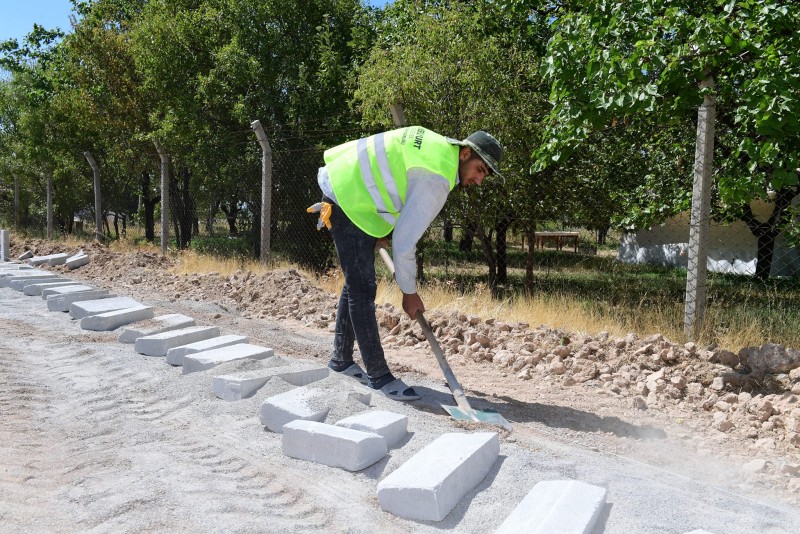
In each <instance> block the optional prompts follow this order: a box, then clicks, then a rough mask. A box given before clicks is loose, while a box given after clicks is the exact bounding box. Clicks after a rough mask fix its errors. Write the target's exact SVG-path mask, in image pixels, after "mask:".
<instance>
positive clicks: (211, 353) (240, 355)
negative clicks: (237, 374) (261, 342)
mask: <svg viewBox="0 0 800 534" xmlns="http://www.w3.org/2000/svg"><path fill="white" fill-rule="evenodd" d="M274 354H275V351H273V350H272V349H268V348H266V347H259V346H258V345H251V344H249V343H240V344H238V345H231V346H229V347H222V348H219V349H212V350H205V351H203V352H195V353H194V354H189V355H187V356H184V358H183V374H185V375H188V374H189V373H196V372H198V371H205V370H206V369H212V368H214V367H216V366H217V365H220V364H222V363H226V362H233V361H236V360H263V359H265V358H269V357H271V356H273V355H274Z"/></svg>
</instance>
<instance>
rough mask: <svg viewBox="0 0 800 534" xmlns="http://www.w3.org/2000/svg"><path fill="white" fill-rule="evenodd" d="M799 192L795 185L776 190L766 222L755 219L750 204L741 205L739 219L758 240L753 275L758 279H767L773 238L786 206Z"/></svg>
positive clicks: (778, 228) (772, 249)
mask: <svg viewBox="0 0 800 534" xmlns="http://www.w3.org/2000/svg"><path fill="white" fill-rule="evenodd" d="M799 192H800V188H797V187H784V188H783V189H781V190H780V191H779V192H778V195H777V197H776V198H775V204H774V206H773V208H772V213H771V214H770V216H769V219H768V220H767V222H761V221H759V220H758V219H756V217H755V214H754V213H753V210H752V208H751V207H750V204H749V203H747V204H745V205H744V206H742V216H741V219H742V220H743V221H744V222H745V224H747V227H748V228H749V229H750V232H751V233H752V234H753V236H755V238H756V240H757V242H758V248H757V252H756V272H755V277H756V278H758V279H759V280H767V279H768V278H769V275H770V271H772V258H773V255H774V253H775V240H776V238H777V237H778V235H779V234H780V233H781V230H782V229H783V225H784V224H785V223H786V219H787V217H788V208H789V206H790V205H791V204H792V200H794V197H796V196H797V194H798V193H799Z"/></svg>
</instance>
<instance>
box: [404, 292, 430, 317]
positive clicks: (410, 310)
mask: <svg viewBox="0 0 800 534" xmlns="http://www.w3.org/2000/svg"><path fill="white" fill-rule="evenodd" d="M403 310H405V312H406V313H407V314H408V316H409V317H411V318H412V319H416V318H417V313H423V312H424V311H425V305H424V304H423V303H422V299H421V298H419V295H418V294H416V293H403Z"/></svg>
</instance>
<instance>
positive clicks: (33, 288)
mask: <svg viewBox="0 0 800 534" xmlns="http://www.w3.org/2000/svg"><path fill="white" fill-rule="evenodd" d="M77 285H80V284H78V282H73V281H72V280H63V281H60V282H43V283H41V284H30V285H27V286H25V288H24V289H23V290H22V292H23V293H24V294H26V295H29V296H38V295H41V294H42V291H44V290H45V289H53V288H56V287H64V286H77Z"/></svg>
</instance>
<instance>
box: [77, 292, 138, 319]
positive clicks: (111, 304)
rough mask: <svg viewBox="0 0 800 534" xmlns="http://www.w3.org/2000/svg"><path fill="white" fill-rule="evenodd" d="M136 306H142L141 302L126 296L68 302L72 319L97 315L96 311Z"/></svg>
mask: <svg viewBox="0 0 800 534" xmlns="http://www.w3.org/2000/svg"><path fill="white" fill-rule="evenodd" d="M137 306H142V303H141V302H138V301H136V300H133V299H132V298H128V297H114V298H107V299H96V300H84V301H80V302H73V303H72V304H70V305H69V314H70V316H71V317H72V318H73V319H83V318H84V317H88V316H90V315H97V314H98V313H106V312H110V311H116V310H124V309H125V308H134V307H137Z"/></svg>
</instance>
